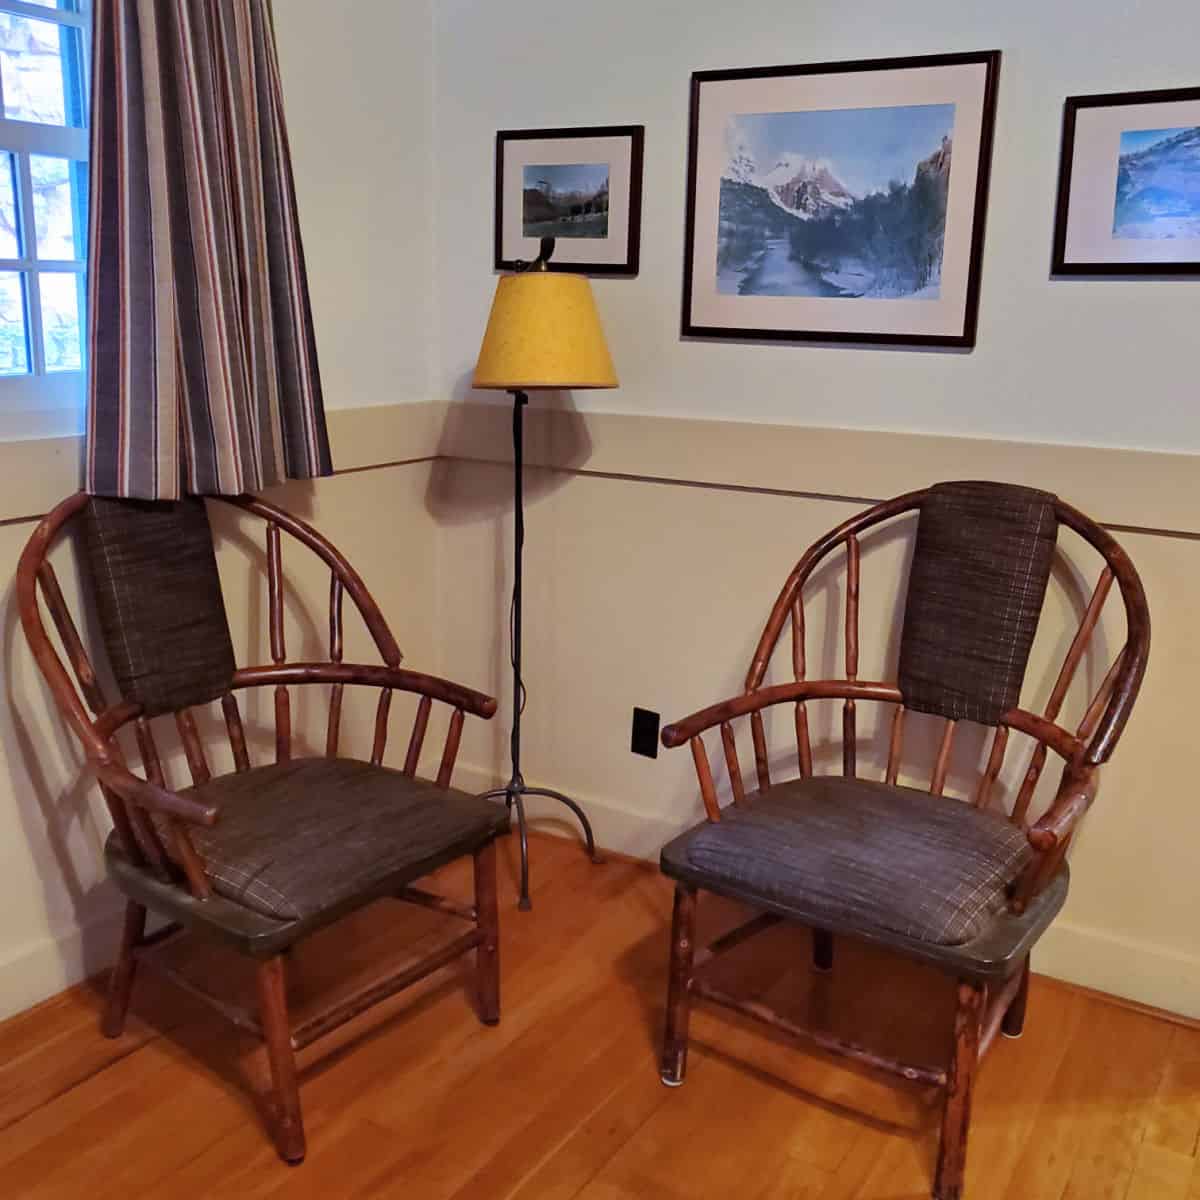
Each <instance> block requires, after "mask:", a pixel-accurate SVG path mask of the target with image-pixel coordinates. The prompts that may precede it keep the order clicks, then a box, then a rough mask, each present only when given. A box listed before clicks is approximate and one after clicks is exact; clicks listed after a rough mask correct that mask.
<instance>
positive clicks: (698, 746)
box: [689, 735, 721, 821]
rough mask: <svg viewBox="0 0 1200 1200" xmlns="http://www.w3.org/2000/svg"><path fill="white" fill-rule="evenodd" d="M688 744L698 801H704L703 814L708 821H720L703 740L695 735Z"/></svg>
mask: <svg viewBox="0 0 1200 1200" xmlns="http://www.w3.org/2000/svg"><path fill="white" fill-rule="evenodd" d="M689 744H690V745H691V747H692V761H693V762H694V763H695V764H696V777H697V778H698V779H699V780H700V799H701V800H703V801H704V812H705V814H706V815H707V816H708V819H709V820H710V821H720V819H721V806H720V805H719V804H718V803H717V789H716V787H715V786H714V785H713V776H712V768H711V767H710V766H709V765H708V754H707V752H706V751H705V749H704V739H703V738H701V737H700V736H699V735H697V736H696V737H694V738H692V739H691V741H690V743H689Z"/></svg>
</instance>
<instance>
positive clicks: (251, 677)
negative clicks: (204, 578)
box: [233, 662, 496, 721]
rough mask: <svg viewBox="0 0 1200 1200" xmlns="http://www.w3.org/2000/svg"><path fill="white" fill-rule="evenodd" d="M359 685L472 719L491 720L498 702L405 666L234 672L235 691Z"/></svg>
mask: <svg viewBox="0 0 1200 1200" xmlns="http://www.w3.org/2000/svg"><path fill="white" fill-rule="evenodd" d="M303 683H352V684H353V683H358V684H366V685H367V686H369V687H383V688H393V689H395V690H396V691H398V692H416V693H417V694H418V695H421V696H429V697H430V698H431V699H433V700H441V701H442V702H443V703H444V704H449V705H450V706H451V707H453V708H461V709H462V710H463V712H468V713H470V714H471V715H472V716H475V717H482V718H483V720H485V721H487V720H490V719H491V718H492V717H493V716H494V715H495V712H496V701H495V698H494V697H492V696H487V695H485V694H484V693H483V692H476V691H473V690H472V689H471V688H467V687H463V686H462V685H461V684H458V683H453V682H452V681H451V680H449V679H440V678H439V677H438V676H436V675H423V674H421V673H420V672H419V671H409V670H406V669H405V668H403V667H388V666H380V665H376V664H364V663H329V662H322V663H280V664H276V665H273V666H261V667H242V668H240V669H239V670H237V671H235V672H234V676H233V686H234V687H235V688H245V687H260V686H262V685H264V684H275V685H284V686H286V685H288V684H303Z"/></svg>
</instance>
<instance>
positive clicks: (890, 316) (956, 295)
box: [682, 50, 1000, 346]
mask: <svg viewBox="0 0 1200 1200" xmlns="http://www.w3.org/2000/svg"><path fill="white" fill-rule="evenodd" d="M999 69H1000V52H999V51H997V50H993V51H987V52H983V53H979V54H943V55H932V56H927V57H922V58H889V59H878V60H873V61H866V62H843V63H822V64H819V65H815V66H799V67H761V68H758V67H756V68H748V69H743V70H733V71H699V72H697V73H696V74H694V75H693V76H692V109H691V129H690V144H689V154H688V199H687V232H686V250H685V255H686V259H685V265H684V281H683V321H682V331H683V334H684V335H685V336H687V337H713V338H750V339H755V340H758V339H763V338H768V339H779V340H785V341H819V342H874V343H885V344H887V343H905V344H912V345H929V346H973V345H974V344H975V326H976V314H977V311H978V306H979V275H980V259H981V257H982V251H983V226H984V215H985V212H986V208H987V189H988V173H989V169H990V165H991V156H992V132H993V126H994V121H995V108H996V82H997V76H998V74H999Z"/></svg>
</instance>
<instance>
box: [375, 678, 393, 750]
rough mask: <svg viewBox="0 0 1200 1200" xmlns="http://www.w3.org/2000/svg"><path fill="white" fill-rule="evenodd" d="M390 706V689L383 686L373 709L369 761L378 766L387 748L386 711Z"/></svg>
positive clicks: (387, 711) (388, 710)
mask: <svg viewBox="0 0 1200 1200" xmlns="http://www.w3.org/2000/svg"><path fill="white" fill-rule="evenodd" d="M391 707H392V689H391V688H383V689H382V690H381V691H380V693H379V704H378V706H377V707H376V709H375V742H374V744H373V745H372V746H371V762H372V763H373V764H374V765H375V766H379V764H380V763H381V762H383V754H384V751H385V750H386V749H387V735H388V713H389V712H390V711H391Z"/></svg>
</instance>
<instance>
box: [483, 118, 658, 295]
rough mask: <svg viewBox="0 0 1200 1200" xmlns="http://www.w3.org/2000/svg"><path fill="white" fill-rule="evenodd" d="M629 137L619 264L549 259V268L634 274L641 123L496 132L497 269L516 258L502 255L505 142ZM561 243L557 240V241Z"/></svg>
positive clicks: (638, 254) (511, 265) (643, 129)
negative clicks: (626, 215) (623, 240)
mask: <svg viewBox="0 0 1200 1200" xmlns="http://www.w3.org/2000/svg"><path fill="white" fill-rule="evenodd" d="M614 137H622V138H628V139H629V143H630V145H629V227H628V234H627V238H626V246H625V258H624V261H623V262H620V263H601V262H567V261H561V260H560V261H554V260H552V261H551V262H550V263H548V264H547V267H548V269H549V270H551V271H564V272H574V273H576V274H581V275H636V274H637V273H638V270H639V268H640V263H641V244H642V165H643V158H644V154H645V137H646V127H645V126H644V125H592V126H585V127H579V128H574V129H570V128H559V129H502V130H500V131H498V132H497V134H496V204H495V213H494V222H495V224H494V262H493V265H494V266H495V269H496V270H497V271H512V270H515V269H516V267H517V264H518V262H519V261H520V260H518V259H516V258H508V257H505V254H504V148H505V146H506V145H507V144H508V143H509V142H518V141H546V140H552V139H558V138H561V139H564V140H565V139H570V140H576V139H584V138H614ZM560 244H561V243H560Z"/></svg>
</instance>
